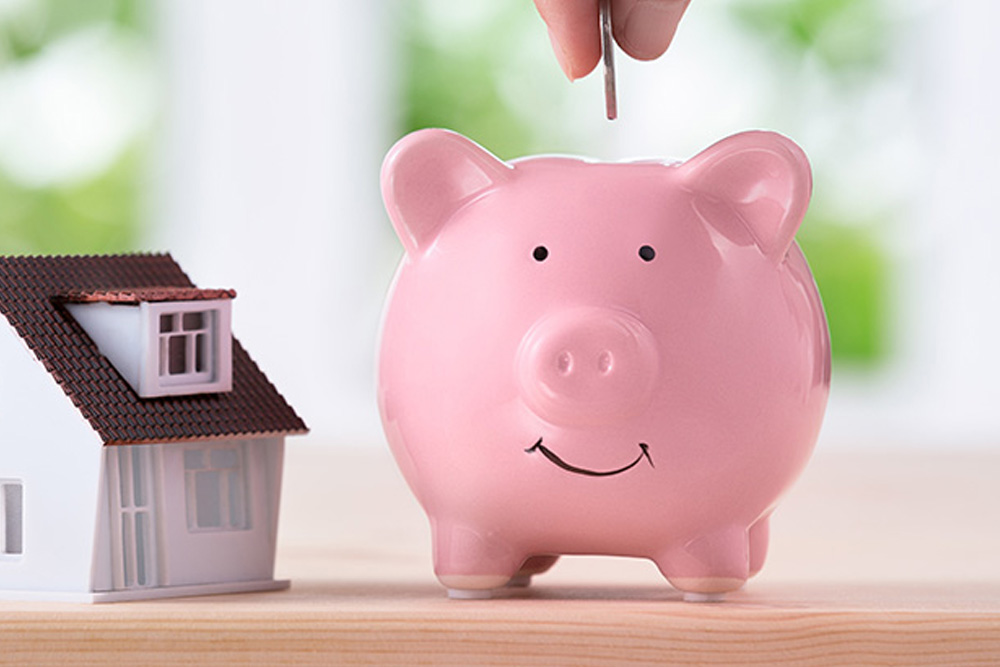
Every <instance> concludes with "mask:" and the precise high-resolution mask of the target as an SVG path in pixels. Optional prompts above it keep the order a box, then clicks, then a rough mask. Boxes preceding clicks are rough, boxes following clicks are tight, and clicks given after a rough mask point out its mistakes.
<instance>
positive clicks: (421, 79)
mask: <svg viewBox="0 0 1000 667" xmlns="http://www.w3.org/2000/svg"><path fill="white" fill-rule="evenodd" d="M442 5H445V6H446V7H447V6H450V7H454V6H455V5H454V3H450V2H445V0H412V1H411V2H406V3H403V7H402V10H403V12H404V15H403V16H402V18H401V25H403V26H405V32H404V34H403V41H404V49H403V53H402V56H403V57H402V59H401V60H402V67H403V72H402V75H403V76H402V86H403V125H404V127H403V130H404V131H407V132H409V131H412V130H415V129H419V128H422V127H448V128H451V129H454V130H456V131H458V132H461V133H463V134H465V135H468V136H470V137H474V138H475V139H476V140H477V141H479V142H480V143H482V144H484V145H486V146H489V147H490V148H491V150H494V151H495V152H496V153H497V154H498V155H500V156H501V157H503V158H511V157H516V156H520V155H527V154H530V153H533V152H539V151H551V150H553V143H556V144H558V142H559V140H560V138H559V137H553V136H552V135H553V133H554V131H553V128H552V127H551V126H549V127H546V126H545V125H544V124H543V123H542V122H540V121H541V120H542V119H541V116H543V114H539V117H538V118H525V117H523V116H519V115H518V114H517V113H516V111H515V110H514V109H513V108H512V107H511V103H510V99H509V95H508V94H507V91H506V90H505V89H504V82H503V76H504V75H503V72H504V71H505V70H509V69H511V64H510V62H509V61H510V59H511V57H512V53H515V52H516V51H515V49H516V48H518V45H519V44H522V43H523V41H519V40H523V37H520V36H523V35H530V37H531V39H533V40H535V41H538V40H544V37H543V35H544V30H543V29H540V28H539V26H540V25H541V23H540V20H539V18H538V16H537V15H536V14H535V11H534V8H533V6H532V5H531V3H530V2H499V3H490V5H489V8H488V9H484V8H483V6H479V4H478V3H470V5H469V7H478V10H477V12H478V14H480V18H479V19H478V20H469V21H467V22H466V24H464V25H462V26H459V27H458V28H456V27H455V26H454V25H452V26H451V29H450V30H449V29H448V28H447V26H443V24H444V23H446V22H447V18H446V17H444V16H443V14H442V11H441V7H442ZM726 7H727V8H728V11H729V12H730V14H731V15H732V16H733V17H734V19H735V20H736V22H737V24H738V25H740V26H741V27H742V28H743V29H744V30H745V31H746V32H747V33H748V34H750V35H752V37H751V39H754V40H757V41H759V42H761V43H764V44H768V45H770V47H771V54H772V56H773V61H772V62H773V64H774V66H775V67H780V68H782V71H783V72H788V71H790V72H791V73H792V76H791V77H790V83H789V90H788V94H789V95H794V94H796V90H801V86H798V85H797V84H796V81H798V82H799V83H801V82H802V80H803V78H804V77H812V76H821V77H824V78H825V79H826V80H827V81H828V82H829V83H831V84H834V85H835V86H837V87H838V88H839V89H842V90H843V94H842V102H843V104H842V105H841V106H840V108H831V109H826V110H825V111H824V112H825V113H848V114H849V113H852V99H855V100H856V99H859V97H857V98H856V97H852V96H861V95H863V94H864V92H865V86H867V85H869V84H870V82H871V81H872V80H873V79H874V78H877V75H878V74H879V73H880V72H881V71H883V69H884V67H885V66H886V62H887V59H888V57H889V54H890V49H891V44H890V42H889V40H888V39H887V35H888V33H889V26H890V13H889V10H888V8H887V5H886V0H730V2H728V3H727V4H726ZM466 11H472V10H471V9H469V10H466ZM691 11H696V9H695V8H692V10H691ZM682 29H683V26H682ZM544 47H545V48H546V49H547V48H548V44H547V41H546V43H545V44H544ZM545 58H548V60H550V61H552V56H551V54H548V53H547V54H546V55H545ZM552 62H554V61H552ZM536 68H537V66H536ZM530 70H531V67H529V68H528V73H530ZM521 75H522V76H523V75H527V74H526V72H525V70H524V69H523V68H522V71H521ZM796 77H799V78H798V79H796ZM533 102H534V103H535V105H536V106H537V107H539V108H541V107H542V106H543V104H542V103H541V102H540V101H538V100H535V101H533ZM776 103H780V104H785V103H786V100H784V99H782V100H780V101H776ZM568 148H569V149H570V150H571V151H572V149H573V147H572V146H569V147H568ZM813 157H814V163H815V164H814V166H815V167H817V168H818V169H822V167H823V160H822V156H813ZM816 157H819V158H820V159H819V160H816V159H815V158H816ZM817 176H818V177H821V174H819V173H818V174H817ZM826 204H827V202H823V201H819V200H814V201H813V203H812V208H811V210H810V213H809V215H808V218H807V220H806V222H805V223H804V224H803V226H802V229H801V231H800V232H799V240H800V243H801V245H802V247H803V251H804V252H805V253H806V255H807V256H808V258H809V263H810V266H812V268H813V273H814V276H815V278H816V282H817V284H818V285H819V288H820V292H821V294H822V297H823V302H824V306H825V308H826V311H827V318H828V321H829V324H830V330H831V339H832V345H833V354H834V358H835V359H836V360H837V361H838V362H848V363H855V364H859V365H868V366H871V365H874V364H877V363H878V362H880V361H882V360H883V359H884V358H885V356H886V354H887V351H888V341H889V337H888V333H887V330H888V316H887V312H888V307H887V306H888V303H887V298H888V297H887V293H888V280H889V276H890V269H891V267H890V265H889V259H888V257H887V255H886V253H885V251H884V250H883V248H882V247H881V246H880V244H879V243H878V240H877V239H876V238H875V235H874V232H873V230H874V229H875V228H877V227H878V224H877V223H873V222H872V221H859V220H851V219H844V218H842V217H838V215H837V214H836V213H834V212H833V207H831V206H828V205H826ZM842 209H843V207H842V206H840V207H838V210H842Z"/></svg>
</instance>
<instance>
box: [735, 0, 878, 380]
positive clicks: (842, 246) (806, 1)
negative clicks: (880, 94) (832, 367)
mask: <svg viewBox="0 0 1000 667" xmlns="http://www.w3.org/2000/svg"><path fill="white" fill-rule="evenodd" d="M730 9H731V12H732V14H733V16H734V17H735V18H736V19H737V21H738V23H739V24H740V25H742V26H743V27H744V29H746V30H747V31H749V32H751V33H753V34H755V35H756V37H757V38H759V39H760V40H761V41H763V42H767V43H769V44H770V45H771V46H772V56H773V58H774V62H775V65H776V66H779V65H780V66H782V67H783V68H784V69H785V70H788V69H792V70H797V71H795V74H796V75H797V77H798V79H795V78H793V83H792V86H791V87H792V89H793V90H798V91H800V92H799V94H802V92H801V91H803V90H804V89H805V85H804V83H805V82H804V81H803V78H804V77H814V76H817V75H819V76H823V77H824V78H825V79H826V80H827V82H829V83H830V84H833V85H834V86H836V87H837V89H838V90H839V91H840V92H839V94H840V95H841V97H842V102H843V103H842V105H841V106H840V108H829V109H827V110H826V112H828V113H838V112H839V113H846V114H851V113H853V111H854V106H853V105H852V101H853V102H855V103H857V100H859V99H860V97H861V96H863V95H864V94H865V92H866V87H867V86H870V85H871V82H872V81H873V80H875V79H877V77H878V76H880V75H881V74H883V73H884V71H885V69H886V67H887V64H888V61H889V58H890V53H891V49H892V41H891V35H892V30H891V28H892V26H891V20H890V12H889V8H888V7H887V5H886V2H885V0H736V1H734V2H733V3H732V4H731V5H730ZM810 65H811V66H810ZM796 81H797V83H796ZM815 157H816V156H814V158H815ZM820 157H822V156H820ZM813 166H814V170H816V172H817V173H816V178H818V179H820V178H822V175H823V169H824V168H825V167H826V166H827V165H826V164H824V162H823V161H822V159H820V160H815V159H814V165H813ZM830 204H831V202H829V201H824V200H823V199H819V198H816V199H814V200H813V202H812V204H811V206H810V210H809V214H808V215H807V216H806V220H805V222H804V223H803V225H802V228H801V229H800V231H799V234H798V239H799V242H800V244H801V245H802V249H803V252H805V254H806V256H807V257H808V259H809V265H810V266H811V267H812V270H813V275H814V277H815V278H816V283H817V285H818V286H819V289H820V294H821V295H822V298H823V305H824V307H825V309H826V314H827V320H828V322H829V325H830V339H831V345H832V347H833V356H834V359H835V360H836V361H838V362H847V363H851V364H856V365H860V366H874V365H876V364H878V363H879V362H881V361H884V360H885V359H886V357H887V355H888V353H889V352H890V349H889V342H890V336H889V332H888V329H889V313H890V308H889V305H890V304H889V303H888V290H889V280H890V275H891V266H890V261H889V257H888V255H887V253H886V251H885V249H884V248H883V247H882V246H881V244H880V243H879V241H878V239H877V238H876V236H875V231H876V230H877V229H878V228H879V227H880V226H881V225H882V224H883V223H885V222H887V221H878V220H875V221H872V220H854V219H846V218H844V217H843V215H844V214H843V211H844V210H845V207H844V206H843V205H841V204H840V202H838V203H837V204H838V205H837V206H836V209H837V211H840V213H839V214H838V213H835V212H834V210H833V209H834V207H833V206H831V205H830ZM847 210H848V211H849V209H847Z"/></svg>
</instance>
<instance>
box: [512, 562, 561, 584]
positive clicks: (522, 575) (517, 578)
mask: <svg viewBox="0 0 1000 667" xmlns="http://www.w3.org/2000/svg"><path fill="white" fill-rule="evenodd" d="M557 560H559V556H532V557H530V558H528V560H526V561H524V563H522V564H521V569H520V570H518V571H517V574H515V575H514V578H513V579H511V580H510V581H509V582H507V585H508V586H509V587H511V588H527V587H528V586H530V585H531V578H532V577H533V576H535V575H536V574H541V573H543V572H547V571H548V570H549V568H551V567H552V566H553V565H555V564H556V561H557Z"/></svg>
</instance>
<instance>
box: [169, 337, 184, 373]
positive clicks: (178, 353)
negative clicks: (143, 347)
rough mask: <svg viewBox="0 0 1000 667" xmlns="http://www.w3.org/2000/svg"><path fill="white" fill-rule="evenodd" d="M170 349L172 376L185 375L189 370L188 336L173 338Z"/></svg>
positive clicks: (171, 338)
mask: <svg viewBox="0 0 1000 667" xmlns="http://www.w3.org/2000/svg"><path fill="white" fill-rule="evenodd" d="M168 347H169V348H170V349H169V351H168V353H167V354H168V356H169V362H168V364H169V368H170V374H171V375H181V374H183V373H184V372H185V371H186V370H187V336H171V337H170V342H169V344H168Z"/></svg>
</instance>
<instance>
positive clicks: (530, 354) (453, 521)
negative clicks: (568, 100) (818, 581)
mask: <svg viewBox="0 0 1000 667" xmlns="http://www.w3.org/2000/svg"><path fill="white" fill-rule="evenodd" d="M810 189H811V177H810V170H809V165H808V162H807V160H806V158H805V155H804V154H803V153H802V151H801V150H800V149H799V148H798V147H797V146H796V145H795V144H794V143H792V142H791V141H790V140H788V139H786V138H784V137H782V136H780V135H777V134H774V133H769V132H746V133H742V134H737V135H735V136H732V137H729V138H728V139H724V140H723V141H720V142H719V143H717V144H715V145H713V146H711V147H710V148H708V149H706V150H705V151H703V152H702V153H700V154H698V155H696V156H695V157H693V158H691V159H690V160H688V161H686V162H682V163H656V162H641V163H621V164H608V163H597V162H587V161H583V160H579V159H571V158H562V157H533V158H525V159H522V160H517V161H514V162H512V163H505V162H502V161H500V160H498V159H497V158H495V157H494V156H492V155H491V154H489V153H488V152H487V151H485V150H484V149H482V148H481V147H479V146H477V145H476V144H474V143H473V142H471V141H469V140H468V139H466V138H464V137H462V136H460V135H457V134H454V133H451V132H447V131H444V130H423V131H420V132H416V133H414V134H411V135H409V136H407V137H404V138H403V139H402V140H401V141H400V142H399V143H398V144H396V146H395V147H394V148H393V149H392V150H391V152H390V153H389V155H388V157H387V158H386V161H385V164H384V166H383V171H382V192H383V197H384V200H385V205H386V208H387V210H388V212H389V216H390V218H391V220H392V223H393V226H394V227H395V229H396V232H397V233H398V235H399V237H400V239H401V240H402V242H403V245H404V248H405V251H406V254H405V257H404V259H403V261H402V263H401V265H400V267H399V271H398V273H397V276H396V280H395V283H394V285H393V288H392V290H391V293H390V296H389V300H388V303H387V306H386V311H385V315H384V321H383V330H382V339H381V342H380V363H379V404H380V409H381V412H382V418H383V423H384V426H385V431H386V434H387V437H388V440H389V443H390V446H391V447H392V450H393V453H394V454H395V457H396V460H397V462H398V463H399V466H400V468H401V469H402V472H403V474H404V475H405V477H406V479H407V481H408V482H409V484H410V486H411V488H412V489H413V492H414V493H415V494H416V496H417V498H418V499H419V500H420V502H421V504H422V505H423V507H424V509H425V510H426V512H427V514H428V516H429V518H430V521H431V527H432V531H433V538H434V563H435V570H436V572H437V575H438V577H439V579H440V580H441V581H442V583H443V584H444V585H445V586H447V587H448V588H449V589H451V591H452V593H453V594H455V595H466V594H470V593H475V592H477V591H488V590H490V589H493V588H497V587H500V586H503V585H505V584H507V583H509V582H510V581H512V580H513V581H515V582H521V583H523V582H525V581H526V580H527V578H529V577H530V576H531V575H532V574H534V573H537V572H539V571H541V570H544V569H545V568H547V567H548V566H549V565H551V564H552V562H554V560H555V557H557V556H558V555H560V554H614V555H623V556H639V557H646V558H650V559H652V560H654V561H655V562H656V563H657V565H658V566H659V568H660V570H661V571H662V572H663V574H664V575H665V576H666V577H667V578H668V579H669V580H670V581H671V583H672V584H673V585H674V586H676V587H677V588H679V589H681V590H683V591H685V592H687V593H689V594H691V595H694V596H699V595H700V596H705V595H707V596H713V595H717V594H720V593H724V592H726V591H729V590H733V589H735V588H738V587H739V586H741V585H742V584H743V582H744V581H745V580H746V579H747V578H748V577H750V576H752V575H753V574H754V573H756V572H757V571H758V570H759V569H760V568H761V566H762V565H763V561H764V555H765V552H766V548H767V532H768V528H767V521H768V516H769V515H770V513H771V511H772V510H773V509H774V507H775V505H776V503H777V502H778V499H779V498H780V497H781V495H782V494H783V493H784V492H785V491H786V490H787V489H788V487H789V486H790V485H791V483H792V482H793V481H794V480H795V478H796V477H797V476H798V475H799V473H800V472H801V470H802V468H803V467H804V466H805V464H806V462H807V460H808V458H809V456H810V453H811V451H812V448H813V446H814V443H815V441H816V437H817V433H818V431H819V428H820V423H821V421H822V417H823V412H824V409H825V405H826V399H827V394H828V390H829V382H830V345H829V337H828V333H827V326H826V321H825V318H824V314H823V308H822V305H821V303H820V299H819V295H818V293H817V290H816V286H815V284H814V282H813V279H812V276H811V274H810V272H809V268H808V266H807V264H806V261H805V258H804V257H803V255H802V253H801V251H800V250H799V248H798V246H797V245H796V244H795V241H794V235H795V232H796V230H797V229H798V226H799V224H800V223H801V221H802V217H803V215H804V214H805V211H806V207H807V205H808V200H809V195H810Z"/></svg>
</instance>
